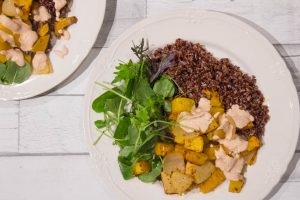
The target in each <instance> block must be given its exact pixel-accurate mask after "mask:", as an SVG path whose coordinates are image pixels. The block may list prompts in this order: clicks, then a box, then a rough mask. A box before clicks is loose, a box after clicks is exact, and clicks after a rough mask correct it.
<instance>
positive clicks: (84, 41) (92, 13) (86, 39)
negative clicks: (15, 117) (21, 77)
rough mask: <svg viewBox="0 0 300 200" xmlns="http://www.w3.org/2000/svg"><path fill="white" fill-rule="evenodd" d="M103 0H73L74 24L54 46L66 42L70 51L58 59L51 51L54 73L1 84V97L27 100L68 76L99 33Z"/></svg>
mask: <svg viewBox="0 0 300 200" xmlns="http://www.w3.org/2000/svg"><path fill="white" fill-rule="evenodd" d="M105 6H106V0H85V1H83V0H75V1H73V5H72V7H71V12H70V13H69V16H76V17H77V18H78V22H77V24H75V25H73V26H71V27H70V28H69V29H68V30H69V31H70V33H71V39H70V40H69V41H64V40H59V41H57V43H56V45H55V46H54V48H53V49H61V48H62V46H63V45H66V46H67V48H68V49H69V54H68V55H67V56H66V57H65V58H64V59H61V58H60V57H58V56H57V55H55V53H53V51H52V53H50V60H51V63H52V66H53V73H51V74H46V75H32V76H31V77H30V78H29V79H28V80H27V81H26V82H24V83H22V84H15V85H8V86H6V85H0V100H18V99H26V98H30V97H33V96H36V95H39V94H42V93H44V92H46V91H48V90H50V89H52V88H53V87H55V86H57V85H58V84H60V83H61V82H62V81H64V80H65V79H67V78H68V77H69V76H70V75H71V74H72V73H73V72H74V71H75V70H76V69H77V68H78V67H79V65H80V64H81V62H82V61H83V59H84V58H85V57H86V56H87V54H88V53H89V51H90V50H91V48H92V47H93V44H94V42H95V40H96V38H97V36H98V33H99V30H100V28H101V26H102V23H103V19H104V13H105Z"/></svg>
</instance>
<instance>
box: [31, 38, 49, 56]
mask: <svg viewBox="0 0 300 200" xmlns="http://www.w3.org/2000/svg"><path fill="white" fill-rule="evenodd" d="M49 40H50V35H49V34H48V35H45V36H42V37H40V38H39V39H38V40H37V41H36V43H35V44H34V45H33V47H32V52H39V51H41V52H45V51H46V49H47V47H48V43H49Z"/></svg>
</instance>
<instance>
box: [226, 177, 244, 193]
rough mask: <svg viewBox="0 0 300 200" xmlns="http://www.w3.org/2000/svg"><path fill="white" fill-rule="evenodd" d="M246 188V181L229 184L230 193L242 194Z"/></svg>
mask: <svg viewBox="0 0 300 200" xmlns="http://www.w3.org/2000/svg"><path fill="white" fill-rule="evenodd" d="M243 186H244V180H238V181H232V180H231V181H230V183H229V189H228V191H229V192H233V193H240V192H241V190H242V188H243Z"/></svg>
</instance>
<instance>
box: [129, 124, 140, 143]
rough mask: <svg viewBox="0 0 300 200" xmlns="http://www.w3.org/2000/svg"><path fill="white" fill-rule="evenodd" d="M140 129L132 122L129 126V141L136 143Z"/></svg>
mask: <svg viewBox="0 0 300 200" xmlns="http://www.w3.org/2000/svg"><path fill="white" fill-rule="evenodd" d="M138 134H139V131H138V129H137V128H136V127H135V126H133V125H132V124H131V125H130V126H129V127H128V135H129V143H130V144H132V145H133V144H135V142H136V140H137V138H138Z"/></svg>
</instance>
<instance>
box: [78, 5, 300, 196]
mask: <svg viewBox="0 0 300 200" xmlns="http://www.w3.org/2000/svg"><path fill="white" fill-rule="evenodd" d="M188 12H200V13H204V14H205V13H213V14H217V15H223V16H225V17H227V18H228V19H229V18H230V19H231V20H235V21H237V22H238V23H240V24H242V25H243V26H244V27H245V28H247V30H251V31H252V32H254V33H255V34H256V36H258V37H260V38H261V39H262V40H265V42H266V43H267V44H268V46H269V47H268V48H269V49H270V50H271V51H273V53H275V54H276V55H277V56H278V57H279V58H280V62H281V64H283V65H284V70H286V72H287V73H286V77H287V78H288V81H289V82H290V91H291V97H292V98H293V100H294V101H295V102H294V103H295V105H294V106H295V110H296V111H295V113H294V114H295V115H296V120H295V121H297V124H295V125H294V127H293V130H294V131H295V133H294V134H295V140H294V143H293V144H290V145H289V146H290V147H292V148H289V154H288V155H287V156H288V158H287V159H286V161H287V162H285V163H284V165H282V167H281V170H280V172H279V173H278V174H279V175H277V176H276V178H275V179H274V181H273V182H272V187H269V188H268V189H267V190H264V192H262V193H263V197H262V198H266V197H268V196H269V195H272V193H273V189H274V188H276V186H277V185H278V183H279V182H280V180H281V178H282V177H283V176H284V174H285V172H286V171H287V170H288V167H289V165H290V163H291V161H292V159H293V157H294V153H295V150H296V148H297V143H298V139H299V129H300V122H299V114H300V112H299V111H300V110H299V97H298V93H297V89H296V86H295V83H294V81H293V78H292V74H291V71H290V69H289V67H288V66H287V63H286V62H285V61H284V59H283V58H282V56H281V55H280V54H279V52H278V51H277V50H276V49H275V47H274V46H273V44H272V43H271V42H270V40H269V39H268V38H267V36H266V35H265V34H264V33H262V32H260V31H258V29H257V28H255V27H253V26H252V25H251V24H249V23H247V22H246V21H244V20H242V19H241V18H238V17H236V16H235V15H234V14H233V13H227V12H221V11H215V10H206V9H199V8H189V9H185V10H183V9H177V10H176V9H175V10H172V11H169V12H167V13H164V14H159V15H155V16H150V17H148V18H146V19H143V20H141V21H140V22H137V23H136V24H134V25H133V26H131V27H130V28H128V29H127V30H126V31H125V32H123V33H122V34H121V35H120V36H118V38H117V39H116V40H115V41H114V42H113V43H112V45H111V46H110V47H109V48H108V49H107V51H106V52H105V53H104V54H103V55H98V57H97V59H95V60H94V61H93V62H92V63H91V65H92V66H95V67H94V69H93V70H92V73H91V74H92V76H91V77H90V80H89V82H88V87H87V90H86V95H85V99H84V107H83V109H84V119H83V121H84V134H85V140H86V142H87V145H88V150H89V153H90V157H91V159H92V160H93V164H94V165H97V163H95V162H97V160H96V158H95V157H96V154H97V153H98V151H97V149H96V147H94V146H93V145H92V140H91V137H90V136H91V134H90V128H91V127H90V123H91V121H90V116H89V115H90V111H92V109H91V102H92V100H93V99H92V94H93V85H94V81H95V80H96V78H97V77H98V76H100V73H98V74H97V73H96V72H98V71H99V69H97V67H96V65H97V63H99V62H100V61H103V59H104V57H106V59H107V57H109V55H110V54H111V53H113V51H114V49H116V48H117V47H118V45H119V44H120V43H121V42H122V41H123V40H124V39H126V38H127V37H128V36H130V35H131V34H132V33H134V32H135V31H137V30H138V29H139V27H140V26H143V25H145V24H149V23H151V22H157V20H159V19H166V18H168V17H172V16H173V17H174V16H177V15H180V14H185V13H188ZM253 23H254V22H253ZM107 68H108V66H105V67H104V68H103V69H102V70H103V71H101V73H103V72H105V70H106V69H107ZM296 130H297V133H296ZM97 171H99V170H97ZM97 173H98V172H97ZM98 175H99V173H98ZM99 179H101V178H99ZM100 181H101V182H102V181H103V180H100ZM273 183H274V184H273ZM102 187H103V188H104V190H107V191H108V190H109V187H108V186H107V185H106V184H102ZM118 190H119V189H118ZM119 192H120V191H119ZM123 195H124V196H125V195H126V194H124V193H123ZM273 195H274V194H273ZM273 195H272V196H273ZM128 199H129V198H128Z"/></svg>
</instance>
